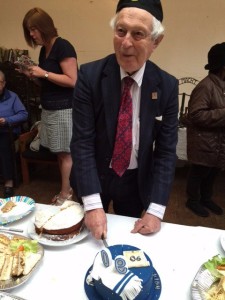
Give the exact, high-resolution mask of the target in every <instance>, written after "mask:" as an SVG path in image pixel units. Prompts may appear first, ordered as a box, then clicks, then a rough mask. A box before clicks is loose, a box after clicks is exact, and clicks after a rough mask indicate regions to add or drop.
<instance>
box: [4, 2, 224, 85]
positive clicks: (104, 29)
mask: <svg viewBox="0 0 225 300" xmlns="http://www.w3.org/2000/svg"><path fill="white" fill-rule="evenodd" d="M116 4H117V0H64V1H61V0H48V1H45V0H7V1H6V0H0V7H1V9H0V20H1V21H0V22H1V26H0V46H4V47H6V48H22V49H23V48H25V49H26V48H28V47H27V45H26V43H25V41H24V38H23V31H22V25H21V24H22V20H23V17H24V15H25V13H26V12H27V11H28V10H29V9H30V8H32V7H35V6H38V7H41V8H43V9H44V10H46V11H47V12H48V13H49V14H50V15H51V16H52V18H53V19H54V22H55V25H56V27H57V28H58V31H59V35H60V36H62V37H64V38H66V39H68V40H69V41H70V42H71V43H72V44H73V45H74V46H75V48H76V51H77V54H78V62H79V64H81V63H84V62H87V61H90V60H94V59H98V58H101V57H103V56H105V55H107V54H109V53H111V52H112V51H113V47H112V31H111V28H110V26H109V20H110V18H111V17H112V16H113V14H114V11H115V7H116ZM162 4H163V8H164V21H163V24H164V25H165V27H166V34H165V37H164V39H163V41H162V43H161V44H160V46H159V47H158V49H157V50H156V51H155V53H153V55H152V57H151V59H152V60H153V61H154V62H156V63H157V64H158V65H159V66H160V67H162V68H163V69H165V70H167V71H168V72H170V73H172V74H174V75H175V76H176V77H177V78H180V77H186V76H191V77H194V78H196V79H201V78H203V77H204V76H205V75H206V74H207V72H206V71H205V70H204V65H205V64H206V63H207V53H208V50H209V48H210V47H211V46H212V45H214V44H215V43H218V42H222V41H224V28H225V18H224V12H225V1H224V0H189V1H183V0H162ZM29 53H30V56H31V57H32V59H34V60H36V61H37V60H38V54H39V48H38V49H36V50H32V49H29Z"/></svg>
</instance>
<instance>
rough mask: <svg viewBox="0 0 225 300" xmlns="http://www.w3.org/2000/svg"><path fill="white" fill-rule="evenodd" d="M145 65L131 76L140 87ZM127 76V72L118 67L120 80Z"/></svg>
mask: <svg viewBox="0 0 225 300" xmlns="http://www.w3.org/2000/svg"><path fill="white" fill-rule="evenodd" d="M145 66H146V63H144V65H143V66H142V67H141V68H140V69H139V70H138V71H137V72H135V73H134V74H133V75H132V76H131V77H132V78H133V79H134V81H135V82H136V83H137V85H138V86H139V87H140V86H141V84H142V79H143V75H144V71H145ZM126 76H127V72H125V71H124V70H123V69H122V68H121V67H120V77H121V80H123V78H124V77H126Z"/></svg>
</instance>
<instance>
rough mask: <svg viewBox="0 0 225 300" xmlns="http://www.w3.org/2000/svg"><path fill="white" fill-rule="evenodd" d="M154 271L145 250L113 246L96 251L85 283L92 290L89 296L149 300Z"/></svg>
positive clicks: (151, 292)
mask: <svg viewBox="0 0 225 300" xmlns="http://www.w3.org/2000/svg"><path fill="white" fill-rule="evenodd" d="M154 274H155V270H154V268H153V265H152V261H151V260H150V258H149V257H148V255H147V254H146V253H145V252H144V251H142V250H140V249H139V248H136V247H133V246H129V245H115V246H111V247H108V248H105V249H103V250H101V251H99V252H98V253H97V255H96V256H95V259H94V262H93V265H92V267H91V268H90V270H89V272H88V274H87V277H86V283H85V284H86V285H87V286H89V287H88V288H87V290H89V289H90V290H91V294H92V296H91V298H89V299H102V300H121V299H122V300H149V299H152V298H151V297H150V296H151V295H153V294H154V295H155V293H154V291H153V290H155V282H154ZM153 285H154V287H153ZM159 288H161V286H160V287H159ZM156 296H157V295H156ZM154 299H158V297H154Z"/></svg>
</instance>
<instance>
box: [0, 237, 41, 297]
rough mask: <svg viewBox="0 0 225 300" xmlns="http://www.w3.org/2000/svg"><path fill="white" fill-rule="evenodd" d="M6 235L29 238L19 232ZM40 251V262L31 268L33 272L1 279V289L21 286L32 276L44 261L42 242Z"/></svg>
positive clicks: (39, 246) (39, 247)
mask: <svg viewBox="0 0 225 300" xmlns="http://www.w3.org/2000/svg"><path fill="white" fill-rule="evenodd" d="M4 235H6V236H7V237H8V238H10V239H12V238H13V237H14V236H17V237H21V238H23V239H28V238H27V237H25V236H23V235H18V234H10V233H4ZM38 253H40V254H41V259H40V260H39V261H38V263H37V264H36V265H35V266H34V268H33V269H32V270H31V272H30V273H29V274H27V275H24V276H20V277H14V278H13V277H12V278H11V279H9V280H0V290H1V291H4V290H9V289H12V288H15V287H17V286H20V285H21V284H23V283H25V282H26V281H27V280H28V279H29V278H30V277H31V275H32V274H33V273H34V271H35V270H36V269H37V267H38V265H39V264H40V262H41V261H42V258H43V256H44V248H43V247H42V246H41V245H40V244H38ZM0 299H1V292H0ZM3 299H4V298H3ZM12 299H14V298H12ZM15 299H17V298H15ZM18 299H20V298H18Z"/></svg>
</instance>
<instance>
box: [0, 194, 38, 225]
mask: <svg viewBox="0 0 225 300" xmlns="http://www.w3.org/2000/svg"><path fill="white" fill-rule="evenodd" d="M8 201H12V202H15V204H16V206H15V207H13V209H12V210H11V211H10V212H8V213H3V212H2V211H1V208H2V207H3V206H4V205H5V204H6V203H7V202H8ZM34 209H35V201H34V200H33V199H31V198H29V197H26V196H15V197H10V198H5V199H1V198H0V225H6V224H8V223H12V222H14V221H17V220H19V219H22V218H23V217H25V216H26V215H28V214H29V213H31V212H32V211H33V210H34Z"/></svg>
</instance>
